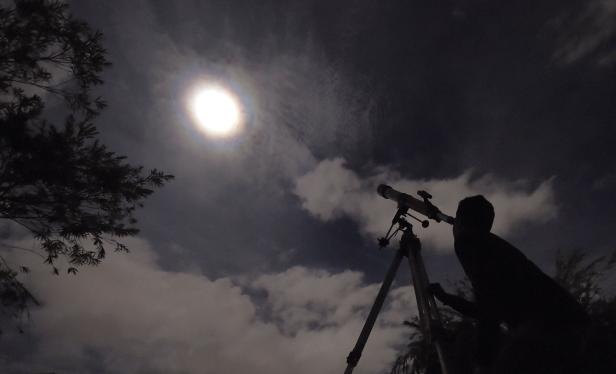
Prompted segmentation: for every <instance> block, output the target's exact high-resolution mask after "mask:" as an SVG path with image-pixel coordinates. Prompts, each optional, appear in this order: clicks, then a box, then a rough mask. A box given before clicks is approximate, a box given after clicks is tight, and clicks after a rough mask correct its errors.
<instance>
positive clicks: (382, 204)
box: [295, 158, 557, 251]
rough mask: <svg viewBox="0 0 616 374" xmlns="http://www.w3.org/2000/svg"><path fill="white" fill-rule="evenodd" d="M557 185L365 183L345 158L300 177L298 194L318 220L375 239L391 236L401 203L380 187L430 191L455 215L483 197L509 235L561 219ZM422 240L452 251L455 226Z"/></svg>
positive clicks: (378, 178) (461, 179)
mask: <svg viewBox="0 0 616 374" xmlns="http://www.w3.org/2000/svg"><path fill="white" fill-rule="evenodd" d="M552 182H553V180H552V179H547V180H545V181H543V182H542V183H540V184H539V185H538V186H537V187H535V188H529V183H528V182H527V181H523V180H518V181H513V182H505V181H500V180H498V179H496V178H495V177H493V176H491V175H484V176H482V177H479V178H476V177H473V175H472V173H471V172H470V171H468V172H465V173H463V174H462V175H459V176H457V177H454V178H449V179H424V180H408V179H403V178H401V177H400V176H399V175H397V174H396V173H395V172H392V171H391V170H388V169H378V170H375V171H374V173H373V174H372V175H371V176H368V177H366V178H360V177H359V176H358V175H357V174H356V173H355V172H353V171H352V170H350V169H348V168H347V167H346V166H345V162H344V160H343V159H342V158H334V159H327V160H323V161H321V162H320V163H319V164H318V165H317V166H316V167H315V168H314V169H313V170H312V171H310V172H308V173H307V174H305V175H303V176H301V177H300V178H298V179H297V180H296V185H295V193H296V195H297V196H298V197H299V198H300V200H301V202H302V207H303V208H304V209H305V210H307V211H308V212H309V213H310V214H312V215H313V216H315V217H317V218H319V219H320V220H322V221H325V222H327V221H331V220H334V219H337V218H340V217H350V218H352V219H354V220H355V221H357V222H358V223H359V226H360V229H361V231H362V233H363V234H365V235H367V236H369V237H371V238H376V237H377V236H382V235H383V234H384V233H385V231H386V230H387V228H388V227H389V224H390V222H391V218H392V216H393V213H394V209H395V203H393V202H392V201H388V200H385V199H383V198H382V197H380V196H378V195H377V193H376V187H377V186H378V185H379V184H380V183H387V184H389V185H391V186H392V187H394V188H395V189H397V190H400V191H405V192H407V193H411V194H414V193H415V192H416V191H418V190H427V191H429V192H430V193H431V194H432V195H433V196H434V199H433V202H434V203H435V204H436V205H437V206H438V207H439V208H440V209H441V210H442V211H443V212H444V213H446V214H449V215H455V211H456V208H457V204H458V201H459V200H460V199H462V198H464V197H466V196H471V195H477V194H483V195H485V196H486V198H488V200H490V201H491V202H492V204H493V205H494V207H495V210H496V218H495V221H494V229H493V231H494V232H496V233H497V234H500V235H507V234H509V233H511V232H512V231H513V230H514V229H515V228H516V227H517V226H519V225H522V224H524V223H543V222H546V221H548V220H550V219H552V218H554V217H555V215H556V213H557V206H556V203H555V201H554V191H553V188H552ZM418 230H419V229H418ZM420 237H421V238H422V240H423V241H424V243H425V244H428V245H431V246H434V247H436V249H439V250H442V251H447V250H450V248H451V247H452V244H453V243H452V238H451V227H450V226H449V225H447V224H444V223H441V224H437V223H434V222H433V223H431V225H430V227H429V228H427V229H425V230H421V234H420Z"/></svg>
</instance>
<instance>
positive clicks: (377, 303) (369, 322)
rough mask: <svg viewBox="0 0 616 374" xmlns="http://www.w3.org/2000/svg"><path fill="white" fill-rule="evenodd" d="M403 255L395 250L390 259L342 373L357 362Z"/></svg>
mask: <svg viewBox="0 0 616 374" xmlns="http://www.w3.org/2000/svg"><path fill="white" fill-rule="evenodd" d="M404 255H405V252H404V251H403V250H402V249H400V250H398V251H397V252H396V256H395V257H394V259H393V260H392V262H391V265H390V266H389V270H387V274H385V279H384V280H383V283H382V284H381V289H380V290H379V293H378V295H377V296H376V299H375V300H374V304H372V309H370V314H368V318H367V319H366V322H365V323H364V327H363V328H362V330H361V333H360V334H359V338H358V339H357V343H355V347H354V348H353V350H352V351H351V353H349V355H348V357H347V367H346V370H345V371H344V374H351V373H352V372H353V369H354V368H355V366H356V365H357V362H359V358H360V357H361V353H362V351H363V350H364V346H365V345H366V342H367V341H368V337H369V336H370V332H371V331H372V328H373V327H374V323H375V322H376V317H377V316H378V314H379V312H380V311H381V308H382V307H383V303H384V302H385V297H387V293H388V292H389V288H390V287H391V283H392V282H393V280H394V278H395V277H396V273H397V272H398V268H399V267H400V263H401V262H402V258H403V257H404Z"/></svg>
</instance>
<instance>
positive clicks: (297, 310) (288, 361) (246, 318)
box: [0, 239, 415, 374]
mask: <svg viewBox="0 0 616 374" xmlns="http://www.w3.org/2000/svg"><path fill="white" fill-rule="evenodd" d="M127 244H128V245H129V247H130V248H131V254H130V255H122V254H112V255H110V256H109V258H108V259H107V260H106V261H105V262H104V263H102V264H101V265H100V266H98V267H95V268H92V269H88V271H84V272H80V273H79V274H78V275H77V276H76V277H73V276H68V275H61V276H59V277H55V276H53V275H51V274H50V269H49V268H48V267H47V266H44V265H42V264H40V261H39V265H36V264H34V265H32V264H29V265H30V266H31V268H32V271H31V273H30V274H29V275H27V277H26V278H25V279H24V280H25V281H26V284H27V285H28V287H29V288H30V289H31V290H32V292H33V293H34V294H35V295H37V296H40V297H41V298H43V299H42V300H41V301H43V306H42V307H41V308H39V309H37V310H34V311H33V313H32V320H31V323H30V324H29V326H28V328H27V332H26V333H27V334H28V335H30V336H31V337H34V338H36V339H37V340H38V342H39V343H38V345H37V346H36V347H37V348H36V350H35V351H34V352H33V353H30V354H29V356H28V359H27V360H10V359H7V357H1V356H0V365H2V366H5V367H7V368H8V369H9V371H10V372H13V373H26V372H31V371H32V370H34V369H36V370H39V369H45V370H58V371H60V372H64V371H66V372H80V373H88V368H89V367H99V368H102V369H104V371H105V372H114V373H136V372H148V373H171V372H174V373H176V372H177V373H238V372H251V373H255V374H260V373H263V374H265V373H268V374H270V373H274V374H275V373H281V374H282V373H289V372H294V373H314V372H319V373H336V372H342V371H343V370H344V366H345V357H346V355H347V354H348V352H349V351H350V350H351V348H352V347H353V344H354V343H355V339H357V336H358V334H359V331H360V330H361V326H362V324H363V322H364V318H365V316H366V314H367V311H368V308H369V307H370V305H371V304H372V301H373V300H374V297H375V295H376V293H377V291H378V285H376V284H365V283H364V282H363V280H362V274H361V273H359V272H355V271H344V272H340V273H331V272H328V271H325V270H319V269H308V268H305V267H292V268H290V269H287V270H286V271H282V272H279V273H272V274H261V275H257V276H250V277H245V278H241V277H236V278H219V279H215V280H214V279H209V278H207V277H206V276H204V275H202V274H201V273H198V272H189V271H187V272H171V271H166V270H163V269H162V268H161V267H160V266H159V265H158V264H157V256H156V254H155V252H154V251H153V250H152V248H151V247H150V245H149V244H148V243H147V242H146V241H144V240H141V239H130V240H129V241H128V243H127ZM15 245H16V246H18V247H24V246H27V244H24V243H15ZM10 256H12V258H11V259H12V260H14V261H17V262H19V263H26V264H28V263H29V262H32V261H28V260H31V259H32V258H29V257H27V256H29V254H28V253H27V252H20V251H17V252H12V253H11V254H10ZM389 300H390V301H389V303H388V305H387V306H386V307H385V309H384V311H383V313H382V314H381V316H380V318H379V321H378V323H377V325H376V326H375V330H374V332H373V334H372V335H371V338H370V342H369V344H368V346H367V347H366V350H365V352H364V355H363V357H362V360H361V362H360V366H359V367H358V368H357V372H358V373H379V372H387V371H388V368H390V367H391V364H392V362H393V360H394V359H395V356H396V354H397V352H398V349H400V348H401V347H403V346H404V342H405V339H406V338H407V336H408V335H407V331H406V329H405V328H404V327H403V326H402V322H403V321H404V320H405V319H409V318H410V316H411V314H412V311H413V310H414V309H415V306H414V305H415V304H414V301H413V300H414V298H413V294H412V290H411V289H410V288H409V287H400V288H396V289H394V290H392V292H391V293H390V297H389ZM12 339H23V336H11V335H10V334H9V335H8V336H5V337H4V341H3V343H4V344H9V345H10V343H11V340H12ZM3 351H4V352H7V351H6V350H3ZM93 357H94V358H93ZM93 359H95V360H97V361H96V364H95V365H94V366H93V365H92V364H93V363H92V360H93ZM16 361H19V363H17V362H16ZM28 370H30V371H28Z"/></svg>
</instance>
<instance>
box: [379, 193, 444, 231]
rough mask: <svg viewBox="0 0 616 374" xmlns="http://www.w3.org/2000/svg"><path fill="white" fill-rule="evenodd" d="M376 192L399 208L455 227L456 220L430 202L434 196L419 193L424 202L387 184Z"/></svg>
mask: <svg viewBox="0 0 616 374" xmlns="http://www.w3.org/2000/svg"><path fill="white" fill-rule="evenodd" d="M376 191H377V192H378V194H379V195H381V196H382V197H384V198H386V199H389V200H393V201H395V202H397V203H398V207H399V208H403V209H404V208H406V209H411V210H414V211H415V212H417V213H419V214H423V215H424V216H426V217H428V218H430V219H433V220H435V221H436V222H441V221H443V222H447V223H449V224H450V225H453V221H454V218H453V217H451V216H448V215H446V214H444V213H443V212H441V211H440V210H439V209H438V208H437V207H436V206H434V205H433V204H432V203H431V202H430V199H431V198H432V195H430V194H429V193H427V192H426V191H418V192H417V195H419V197H421V198H422V200H423V201H422V200H419V199H418V198H416V197H413V196H411V195H409V194H405V193H404V192H400V191H396V190H395V189H393V188H392V187H390V186H388V185H386V184H381V185H379V187H378V188H377V190H376Z"/></svg>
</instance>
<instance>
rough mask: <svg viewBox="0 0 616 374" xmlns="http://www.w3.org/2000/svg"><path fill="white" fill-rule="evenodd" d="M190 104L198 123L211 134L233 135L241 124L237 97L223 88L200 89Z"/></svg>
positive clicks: (220, 135)
mask: <svg viewBox="0 0 616 374" xmlns="http://www.w3.org/2000/svg"><path fill="white" fill-rule="evenodd" d="M190 106H191V110H192V112H193V115H194V117H195V119H196V121H197V123H198V125H199V126H200V127H201V128H202V129H203V130H205V132H206V133H208V134H209V135H213V136H218V137H226V136H231V135H233V134H235V132H236V131H237V130H238V128H239V126H240V122H241V116H242V115H241V110H240V106H239V104H238V102H237V100H236V99H235V97H233V95H232V94H231V93H229V92H228V91H226V90H225V89H223V88H220V87H206V88H203V89H200V90H198V91H197V92H196V94H195V95H194V96H193V98H192V100H191V103H190Z"/></svg>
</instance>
